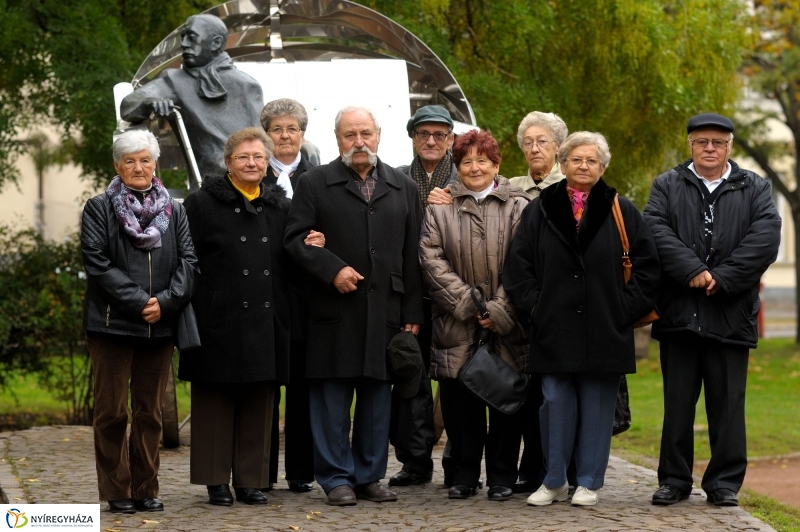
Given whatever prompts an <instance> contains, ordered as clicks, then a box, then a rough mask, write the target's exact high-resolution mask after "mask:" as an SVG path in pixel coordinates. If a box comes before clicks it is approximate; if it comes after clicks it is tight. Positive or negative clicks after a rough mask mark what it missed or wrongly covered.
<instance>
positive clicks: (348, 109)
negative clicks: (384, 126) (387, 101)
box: [333, 105, 381, 133]
mask: <svg viewBox="0 0 800 532" xmlns="http://www.w3.org/2000/svg"><path fill="white" fill-rule="evenodd" d="M353 111H364V112H366V113H367V114H369V116H371V117H372V122H373V123H374V124H375V129H376V130H380V129H381V125H380V124H379V123H378V118H377V117H376V116H375V113H373V112H372V109H369V108H367V107H360V106H358V105H348V106H347V107H343V108H342V109H340V110H339V112H338V113H336V120H334V122H333V132H334V133H339V123H340V122H341V121H342V115H343V114H345V113H352V112H353Z"/></svg>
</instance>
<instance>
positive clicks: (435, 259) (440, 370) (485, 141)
mask: <svg viewBox="0 0 800 532" xmlns="http://www.w3.org/2000/svg"><path fill="white" fill-rule="evenodd" d="M500 160H501V157H500V150H499V148H498V146H497V141H496V140H495V139H494V138H493V137H492V135H491V133H489V132H488V131H470V132H468V133H466V134H464V135H461V136H459V137H458V138H457V140H456V142H455V145H454V146H453V162H454V163H455V165H456V169H457V171H458V177H459V180H458V181H457V182H455V183H453V184H452V185H451V186H450V192H451V194H452V196H453V203H452V204H449V205H428V207H427V210H426V212H425V220H424V222H423V229H422V236H421V240H420V261H421V263H422V268H423V276H424V279H425V282H426V285H427V288H428V291H429V294H430V297H431V299H432V300H433V347H432V350H431V368H430V374H431V377H432V378H434V379H437V380H438V381H439V390H440V397H441V404H442V415H443V417H444V425H445V430H446V431H447V437H448V439H449V441H450V443H451V446H452V456H453V457H454V460H455V464H454V471H453V483H452V486H451V487H450V492H449V497H450V498H451V499H466V498H467V497H469V496H470V495H474V494H475V491H476V489H477V486H478V481H479V478H480V471H481V458H482V456H483V449H484V445H485V447H486V472H487V484H488V485H489V486H490V488H489V492H488V496H489V499H490V500H496V501H504V500H507V499H509V498H511V495H512V487H513V486H514V483H515V482H516V479H517V456H518V454H519V441H520V440H519V428H518V427H517V426H516V418H515V417H513V416H509V415H505V414H502V413H500V412H499V411H498V410H495V409H494V408H491V407H489V432H488V434H487V432H486V407H487V405H486V403H485V402H484V401H482V400H481V399H479V398H477V397H476V396H474V395H472V394H471V392H469V391H467V390H465V389H463V388H462V387H461V386H460V385H459V383H458V379H457V376H458V370H459V369H460V368H461V366H463V365H464V363H465V362H466V361H467V360H469V358H470V357H471V356H472V355H473V354H474V353H475V351H476V350H477V348H478V337H479V335H480V332H481V331H482V330H483V329H490V330H491V331H492V332H493V333H494V335H493V337H494V338H495V339H498V338H500V337H505V338H504V340H505V341H496V342H493V343H494V345H493V346H492V347H493V352H495V353H498V354H500V356H501V357H502V358H503V359H504V360H505V361H506V362H507V363H509V364H510V365H511V366H512V367H514V368H515V369H517V370H519V371H522V370H524V369H525V367H524V366H525V357H526V356H527V345H526V344H527V341H526V340H525V338H526V336H525V328H524V327H522V326H521V325H520V323H519V322H518V320H517V316H516V313H515V311H514V308H513V306H512V305H511V302H510V301H509V300H508V298H507V296H506V293H505V291H504V290H503V286H502V284H501V280H500V272H502V271H503V265H504V263H505V259H506V257H507V256H508V250H509V246H510V244H511V239H512V237H513V236H514V233H515V231H516V228H517V224H518V222H519V220H520V216H521V214H522V210H523V209H524V208H525V206H526V205H527V204H528V200H529V197H528V196H527V194H525V192H523V191H522V189H520V188H517V187H513V186H511V184H510V183H509V181H508V179H506V178H505V177H502V176H500V175H499V173H498V172H499V170H500ZM476 285H478V286H481V287H482V288H483V290H484V292H485V294H486V300H487V303H486V307H487V310H488V314H489V315H488V317H485V318H482V317H481V316H480V315H479V312H478V308H477V307H476V306H475V303H473V301H472V298H471V296H470V292H471V288H472V287H473V286H476Z"/></svg>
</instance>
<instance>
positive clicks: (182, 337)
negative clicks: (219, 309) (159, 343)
mask: <svg viewBox="0 0 800 532" xmlns="http://www.w3.org/2000/svg"><path fill="white" fill-rule="evenodd" d="M175 346H176V347H177V348H178V350H179V351H187V350H189V349H197V348H198V347H200V331H199V330H198V328H197V316H195V314H194V307H192V303H191V301H190V302H189V303H187V305H186V306H185V307H183V308H182V309H181V311H180V312H179V313H178V323H177V324H176V326H175Z"/></svg>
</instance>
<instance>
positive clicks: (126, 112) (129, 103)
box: [119, 78, 176, 123]
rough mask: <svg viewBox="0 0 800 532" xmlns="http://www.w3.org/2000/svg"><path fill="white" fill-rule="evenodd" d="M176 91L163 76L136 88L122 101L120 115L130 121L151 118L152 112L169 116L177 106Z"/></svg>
mask: <svg viewBox="0 0 800 532" xmlns="http://www.w3.org/2000/svg"><path fill="white" fill-rule="evenodd" d="M175 99H176V95H175V93H174V92H173V91H172V89H171V88H170V87H169V85H168V84H167V83H166V82H165V81H164V80H163V79H161V78H159V79H156V80H154V81H151V82H150V83H148V84H147V85H145V86H144V87H142V88H140V89H136V90H135V91H133V92H132V93H130V94H129V95H127V96H126V97H125V98H123V99H122V103H120V106H119V108H120V116H122V118H123V119H125V120H127V121H128V122H132V123H137V122H141V121H143V120H147V119H148V118H150V115H151V114H152V113H155V114H156V115H158V116H168V115H169V114H170V113H171V112H172V108H173V107H174V106H175V102H174V100H175Z"/></svg>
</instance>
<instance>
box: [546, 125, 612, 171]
mask: <svg viewBox="0 0 800 532" xmlns="http://www.w3.org/2000/svg"><path fill="white" fill-rule="evenodd" d="M581 146H595V147H596V148H597V155H598V157H600V164H602V165H603V168H608V163H610V162H611V150H609V149H608V141H607V140H606V138H605V137H604V136H603V135H601V134H600V133H592V132H591V131H576V132H575V133H573V134H572V135H570V136H569V137H567V139H566V140H565V141H564V142H563V143H562V144H561V147H560V148H559V149H558V162H560V163H565V162H567V158H568V157H569V154H570V152H571V151H572V150H574V149H575V148H579V147H581Z"/></svg>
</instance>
